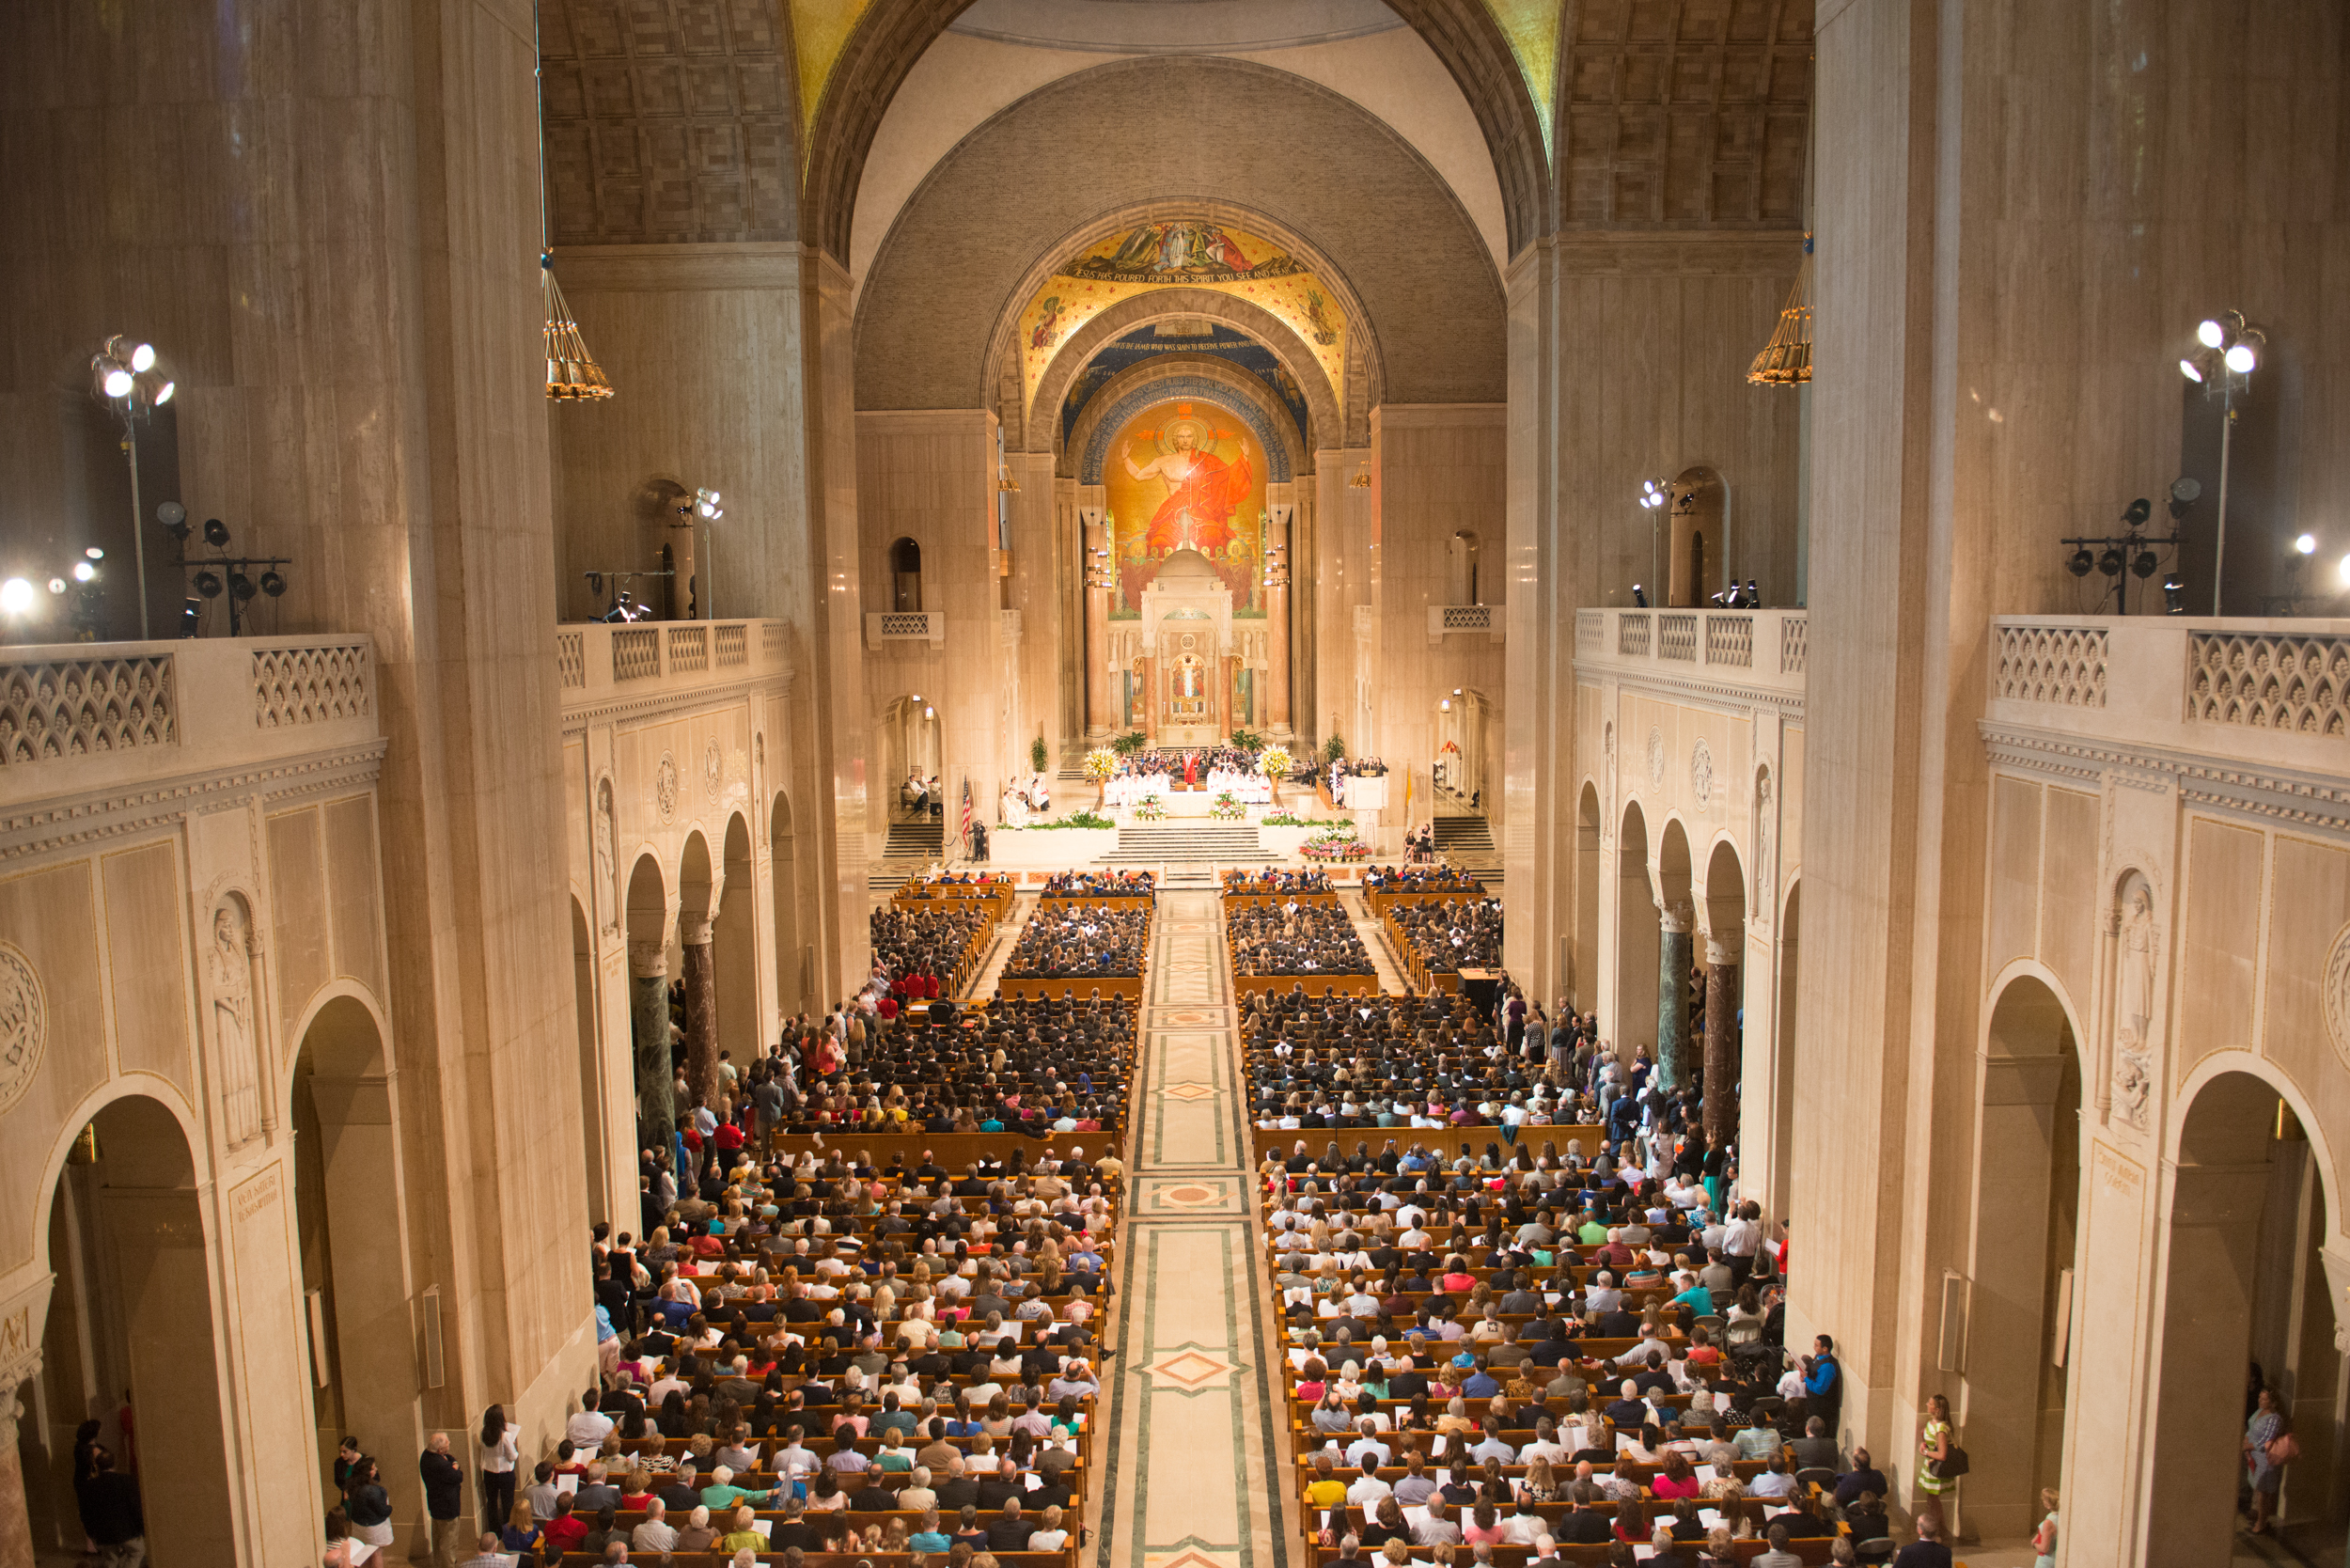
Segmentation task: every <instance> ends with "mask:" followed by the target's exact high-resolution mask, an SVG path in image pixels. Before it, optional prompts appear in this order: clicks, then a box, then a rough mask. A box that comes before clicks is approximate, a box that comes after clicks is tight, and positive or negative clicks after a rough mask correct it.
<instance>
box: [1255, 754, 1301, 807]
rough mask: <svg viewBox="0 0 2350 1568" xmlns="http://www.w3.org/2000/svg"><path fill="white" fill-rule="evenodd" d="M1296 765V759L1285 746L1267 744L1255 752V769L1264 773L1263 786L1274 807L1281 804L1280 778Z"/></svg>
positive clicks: (1284, 776) (1285, 775)
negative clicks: (1269, 795) (1268, 793)
mask: <svg viewBox="0 0 2350 1568" xmlns="http://www.w3.org/2000/svg"><path fill="white" fill-rule="evenodd" d="M1296 765H1297V760H1296V759H1295V758H1293V757H1292V756H1291V755H1290V754H1289V748H1288V747H1287V746H1278V745H1269V746H1267V747H1265V748H1264V750H1262V751H1261V752H1259V753H1258V754H1257V771H1258V772H1259V773H1261V774H1263V775H1264V781H1265V788H1266V789H1267V790H1268V791H1269V792H1270V794H1271V804H1272V805H1273V806H1274V807H1275V808H1279V806H1280V804H1281V780H1282V779H1283V778H1286V777H1287V776H1289V771H1290V769H1292V768H1293V767H1295V766H1296Z"/></svg>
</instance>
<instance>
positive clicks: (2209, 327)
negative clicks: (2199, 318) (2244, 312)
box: [2195, 321, 2228, 349]
mask: <svg viewBox="0 0 2350 1568" xmlns="http://www.w3.org/2000/svg"><path fill="white" fill-rule="evenodd" d="M2195 336H2196V337H2197V338H2198V339H2199V340H2201V343H2202V345H2203V347H2205V348H2207V349H2217V348H2224V347H2226V346H2227V342H2228V329H2227V328H2226V327H2224V326H2222V325H2220V324H2219V323H2218V322H2217V321H2205V322H2204V323H2203V324H2202V325H2201V326H2199V327H2197V328H2196V329H2195Z"/></svg>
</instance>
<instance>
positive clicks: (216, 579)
mask: <svg viewBox="0 0 2350 1568" xmlns="http://www.w3.org/2000/svg"><path fill="white" fill-rule="evenodd" d="M221 587H222V585H221V580H220V573H219V572H197V573H196V592H198V593H200V594H202V595H203V596H204V597H205V598H207V599H217V598H219V597H220V590H221Z"/></svg>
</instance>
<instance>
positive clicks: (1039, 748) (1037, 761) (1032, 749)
mask: <svg viewBox="0 0 2350 1568" xmlns="http://www.w3.org/2000/svg"><path fill="white" fill-rule="evenodd" d="M1047 755H1048V754H1047V752H1046V751H1045V748H1044V737H1043V736H1042V735H1039V736H1038V737H1037V738H1036V739H1035V740H1033V741H1030V742H1029V743H1028V771H1029V772H1030V773H1042V772H1043V771H1044V760H1045V757H1046V756H1047Z"/></svg>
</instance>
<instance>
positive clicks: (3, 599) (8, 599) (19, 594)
mask: <svg viewBox="0 0 2350 1568" xmlns="http://www.w3.org/2000/svg"><path fill="white" fill-rule="evenodd" d="M32 607H33V585H32V584H30V583H28V582H26V581H25V580H24V578H22V577H11V578H9V579H8V581H7V582H5V583H0V615H23V614H24V612H25V611H27V610H29V609H31V608H32Z"/></svg>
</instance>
